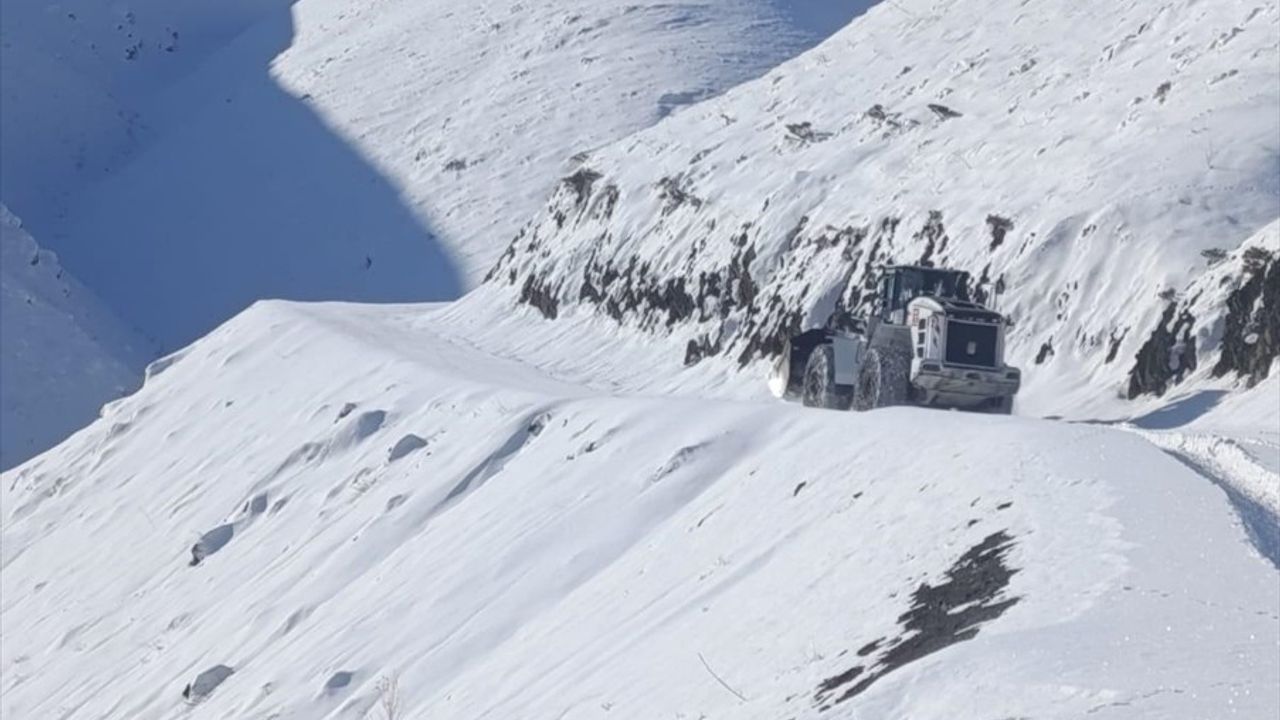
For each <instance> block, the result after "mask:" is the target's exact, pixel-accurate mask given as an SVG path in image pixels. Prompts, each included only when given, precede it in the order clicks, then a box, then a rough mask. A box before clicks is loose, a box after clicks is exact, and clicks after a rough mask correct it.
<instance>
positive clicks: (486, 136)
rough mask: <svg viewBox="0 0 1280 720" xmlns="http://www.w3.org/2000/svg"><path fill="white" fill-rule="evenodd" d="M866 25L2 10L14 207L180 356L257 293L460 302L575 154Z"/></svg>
mask: <svg viewBox="0 0 1280 720" xmlns="http://www.w3.org/2000/svg"><path fill="white" fill-rule="evenodd" d="M869 4H870V3H869V2H867V1H866V0H848V1H847V2H843V3H836V4H834V5H823V3H821V2H819V0H804V1H803V2H795V1H792V2H783V1H782V0H723V1H722V2H719V3H715V4H706V3H666V2H655V1H653V0H641V1H640V2H636V1H635V0H627V1H626V2H623V0H605V1H600V0H591V1H590V2H588V1H587V0H573V1H572V2H567V3H566V2H563V1H562V0H555V1H554V2H553V1H552V0H532V1H531V0H522V1H521V2H516V1H515V0H487V1H486V2H483V3H475V2H429V3H423V2H418V1H416V0H374V1H373V2H369V1H368V0H361V1H360V2H355V1H353V0H298V2H294V3H289V2H283V1H280V0H275V1H273V2H267V3H245V2H234V3H230V4H226V3H211V2H207V1H206V0H193V2H189V3H182V4H178V5H177V6H175V5H174V4H173V3H157V2H151V1H148V0H141V1H139V2H131V3H129V2H127V3H123V4H112V5H111V6H110V7H109V8H108V7H107V6H103V5H102V4H101V3H97V2H90V1H89V0H68V1H67V2H63V3H60V4H59V5H58V6H57V7H56V8H53V7H48V8H46V7H35V6H33V5H31V4H23V3H19V2H17V0H14V1H13V2H9V0H6V3H5V5H4V11H5V20H6V22H5V23H4V28H5V35H4V48H5V56H4V58H3V61H4V62H3V63H2V64H3V65H4V66H5V68H6V75H5V79H4V80H5V85H6V90H5V92H6V98H5V99H6V102H5V103H4V104H3V106H4V111H3V117H2V120H3V124H4V130H5V132H4V133H3V135H4V137H5V141H4V142H5V146H4V151H5V152H4V153H3V156H4V164H5V168H4V182H5V185H6V193H9V192H10V188H11V187H12V194H13V196H14V198H16V199H15V200H13V202H15V203H17V205H16V206H15V209H16V210H17V211H18V212H21V213H23V214H24V216H25V217H26V218H27V220H28V222H29V223H30V225H31V226H32V227H34V228H36V230H37V234H39V235H40V236H41V238H42V239H43V242H46V243H47V244H49V245H50V246H51V247H53V248H54V249H55V250H57V251H58V252H59V254H60V255H61V256H62V257H63V259H64V261H65V262H66V263H67V264H68V267H70V268H71V269H72V270H73V271H75V272H76V273H77V274H78V275H79V276H80V277H81V278H82V279H83V280H84V281H85V282H87V283H88V284H89V285H90V286H91V287H93V288H94V289H95V290H96V291H98V292H99V294H100V295H102V296H103V297H104V298H105V299H106V301H107V302H108V303H109V304H110V305H111V306H112V307H114V308H115V309H116V310H117V311H118V312H119V313H120V314H121V315H122V316H123V317H125V318H126V319H128V320H130V321H132V322H134V323H135V324H137V325H138V326H139V327H141V328H143V330H145V331H146V332H148V333H149V334H151V335H153V336H155V337H156V338H157V339H158V340H159V341H160V342H162V343H163V344H164V345H166V347H168V348H174V347H178V346H180V345H182V344H185V343H186V342H189V341H190V340H193V339H194V338H196V337H198V336H199V335H201V334H203V333H204V332H207V331H208V330H209V329H210V328H211V327H213V326H214V325H215V324H216V323H218V322H220V321H222V320H224V319H226V318H227V317H229V316H230V315H232V314H234V313H235V312H237V311H238V310H240V309H242V308H243V307H244V306H245V305H247V304H249V303H250V302H252V301H253V300H256V299H260V298H264V297H289V298H296V299H348V300H375V301H384V300H409V299H446V298H452V297H456V296H457V295H458V294H460V293H461V291H462V290H463V289H465V288H467V287H469V286H470V285H471V284H472V282H473V281H475V280H478V279H479V277H480V276H481V275H482V274H483V272H484V271H485V270H487V269H488V267H489V266H490V265H491V264H492V262H493V260H494V259H495V258H496V256H497V254H498V253H499V252H500V251H501V248H502V247H503V246H504V245H505V243H506V241H507V240H508V239H509V238H510V236H511V234H512V233H513V232H514V231H515V229H516V228H517V227H518V225H519V224H520V223H522V222H524V221H525V220H526V219H527V218H528V217H529V216H530V215H531V214H532V213H533V212H534V211H535V210H536V209H537V208H538V206H540V204H541V203H542V202H543V201H544V200H545V197H546V196H547V194H548V193H549V191H550V190H551V188H552V187H553V186H554V184H555V179H556V177H558V176H559V175H560V174H562V164H563V163H564V162H565V160H566V159H567V158H568V157H569V156H571V155H573V154H574V153H577V152H580V151H583V150H589V149H591V148H593V147H595V146H598V145H601V144H604V143H606V142H609V141H612V140H614V139H617V138H619V137H622V136H624V135H626V134H628V133H630V132H633V131H635V130H637V129H640V128H643V127H645V126H647V125H649V124H652V123H653V122H654V121H656V120H657V119H659V118H661V117H663V116H665V115H667V114H670V113H671V112H673V111H674V110H675V109H677V108H679V107H681V106H683V105H687V104H689V103H691V102H693V101H695V100H697V99H700V98H705V97H708V96H710V95H713V94H715V93H717V92H720V91H721V90H724V89H725V88H728V87H731V86H732V85H734V84H737V83H739V82H741V81H743V80H745V79H748V78H751V77H755V76H758V75H760V74H762V73H763V72H765V71H766V70H768V69H769V68H771V67H773V66H774V65H776V64H777V63H778V62H780V61H781V60H783V59H785V58H787V57H790V56H792V55H794V54H795V53H797V52H798V51H800V50H801V49H803V48H805V47H808V46H810V45H812V44H813V43H814V42H816V41H817V40H819V39H821V38H822V37H824V36H825V34H829V33H830V32H831V31H832V30H834V29H835V28H836V27H838V26H839V24H842V22H843V21H844V20H847V19H848V18H849V17H850V16H852V15H853V14H854V13H855V12H858V11H859V10H861V9H862V8H864V7H865V6H867V5H869ZM46 117H53V118H55V120H54V121H53V122H45V121H44V120H43V118H46ZM178 297H181V298H182V299H183V302H174V299H175V298H178Z"/></svg>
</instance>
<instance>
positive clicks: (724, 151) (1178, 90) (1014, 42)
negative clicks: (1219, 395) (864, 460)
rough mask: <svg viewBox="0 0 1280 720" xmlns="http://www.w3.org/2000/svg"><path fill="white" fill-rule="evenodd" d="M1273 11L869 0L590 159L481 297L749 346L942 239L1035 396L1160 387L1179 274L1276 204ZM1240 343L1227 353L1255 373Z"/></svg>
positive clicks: (744, 351) (854, 300)
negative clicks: (786, 58)
mask: <svg viewBox="0 0 1280 720" xmlns="http://www.w3.org/2000/svg"><path fill="white" fill-rule="evenodd" d="M1278 23H1280V11H1278V10H1277V8H1276V6H1275V5H1274V4H1267V3H1257V2H1253V0H1227V1H1224V2H1216V3H1203V2H1194V1H1192V0H1175V1H1174V2H1169V3H1164V4H1160V5H1151V4H1149V3H1142V2H1113V1H1112V0H1105V1H1104V0H1091V1H1088V2H1079V1H1076V0H1071V1H1067V0H1060V1H1059V0H1053V1H1050V2H1040V3H1036V4H1035V5H1034V6H1030V5H1028V4H1027V3H1025V2H1022V1H1021V0H981V1H979V0H950V1H947V2H940V1H938V0H902V1H900V2H894V3H885V4H881V5H878V6H877V7H875V8H873V9H872V10H871V11H869V12H868V13H867V14H866V15H864V16H863V17H861V18H859V19H858V20H856V21H855V22H853V23H852V24H851V25H850V26H849V27H848V28H846V29H845V30H843V31H842V32H840V33H838V34H837V35H835V36H834V37H832V38H830V39H829V40H827V41H826V42H825V43H823V44H822V45H820V46H818V47H817V48H815V49H813V50H811V51H809V52H808V53H806V54H804V55H803V56H801V57H799V58H797V59H795V60H793V61H791V62H789V63H786V64H784V65H782V66H781V67H779V68H777V69H776V70H774V71H773V72H771V73H769V75H768V76H766V77H764V78H761V79H760V80H757V81H754V82H751V83H747V84H745V85H743V86H741V87H738V88H735V89H734V90H733V91H731V92H729V93H726V94H725V95H723V96H722V97H719V98H716V99H714V100H711V101H708V102H706V103H703V104H700V105H698V106H697V107H696V108H694V109H691V110H689V111H686V112H684V113H681V114H679V115H677V116H675V117H672V118H669V119H668V120H666V121H665V122H663V123H661V124H659V125H657V126H655V127H654V128H651V129H649V130H646V131H643V132H640V133H638V134H636V135H634V136H632V137H629V138H627V139H626V140H624V141H621V142H619V143H616V144H614V145H610V146H608V147H605V148H601V149H600V150H598V151H596V152H593V153H590V154H589V155H587V156H584V157H583V158H581V162H580V163H579V165H578V166H577V167H576V168H575V169H574V170H573V171H572V172H569V173H565V177H564V179H563V181H562V182H561V184H560V186H559V188H558V190H557V191H556V193H555V195H554V196H553V197H552V199H551V200H550V202H549V204H548V205H547V207H546V208H545V210H544V211H543V212H542V214H541V215H540V216H538V217H537V218H535V219H534V220H533V221H532V222H530V223H529V224H528V225H527V226H526V227H525V228H523V229H522V230H521V231H520V232H519V233H518V234H517V235H516V237H515V239H514V240H513V242H512V243H511V245H510V246H509V248H508V250H507V252H506V253H505V254H504V256H503V257H502V259H501V260H500V261H499V262H498V264H497V265H496V266H495V267H494V268H493V270H492V272H491V274H490V276H489V277H490V285H491V286H492V287H491V288H490V289H488V290H487V291H486V292H483V293H481V294H480V295H479V296H477V298H474V299H472V300H471V301H470V302H471V304H472V305H473V306H479V307H484V306H485V305H488V304H492V303H494V302H496V303H498V304H499V305H500V306H502V307H510V305H511V304H512V303H522V304H525V305H528V306H531V307H533V308H536V309H537V311H538V312H540V313H541V314H542V315H544V316H545V317H547V318H556V319H565V318H571V322H578V321H581V320H582V318H584V317H585V316H595V317H600V318H605V319H606V320H608V321H609V322H616V323H617V324H620V325H622V326H624V327H626V328H629V329H631V330H639V331H641V332H642V333H644V334H647V335H649V336H650V337H653V336H657V338H659V339H661V340H660V344H662V345H663V347H665V348H666V352H667V354H668V355H667V357H668V358H670V361H671V362H679V361H681V360H683V361H685V362H687V363H689V364H693V363H698V362H704V363H707V362H709V363H711V364H714V365H717V366H718V368H725V367H739V366H740V367H746V368H747V369H748V370H752V369H753V367H755V366H754V365H753V363H756V362H757V361H759V360H764V359H768V358H770V357H772V356H774V355H776V354H777V353H778V352H779V351H780V349H781V347H782V343H783V341H784V340H785V339H786V338H787V337H788V336H789V335H791V334H794V333H796V332H798V331H799V330H801V329H804V328H808V327H815V326H820V325H822V324H823V323H824V322H825V321H826V320H827V318H828V317H829V316H830V315H831V314H832V313H833V312H834V311H837V310H841V309H849V308H854V307H856V306H858V304H859V303H860V302H861V301H862V300H863V299H864V298H866V297H867V295H868V291H869V288H870V286H869V284H868V283H869V282H870V280H871V278H872V274H873V272H874V269H875V268H876V266H878V265H881V264H884V263H888V262H900V263H908V262H909V263H936V264H938V265H947V266H953V267H958V268H961V269H964V270H968V271H970V272H971V273H972V275H973V277H974V278H975V280H976V285H977V288H976V289H977V293H978V295H979V296H980V297H983V298H985V299H987V300H988V301H990V302H992V303H994V304H995V305H996V306H997V307H998V308H999V309H1000V310H1002V311H1004V312H1006V313H1008V314H1009V315H1010V316H1011V317H1012V318H1013V319H1014V320H1015V321H1016V323H1017V325H1016V328H1015V329H1014V330H1013V331H1012V332H1011V334H1010V346H1009V351H1010V354H1011V357H1012V360H1013V361H1014V362H1015V363H1016V364H1018V365H1020V366H1022V367H1023V368H1024V371H1025V372H1024V381H1025V385H1024V391H1023V393H1022V395H1021V396H1020V399H1019V409H1020V411H1022V412H1026V413H1034V414H1063V413H1068V414H1074V415H1075V416H1077V417H1088V416H1098V415H1111V416H1117V415H1123V414H1125V412H1126V411H1125V409H1124V408H1125V403H1124V402H1123V400H1122V399H1123V398H1125V397H1128V396H1129V395H1133V394H1140V393H1146V392H1151V391H1156V390H1159V389H1160V388H1159V387H1157V386H1156V385H1153V384H1151V383H1148V382H1145V381H1143V380H1141V379H1140V378H1139V376H1140V375H1141V374H1142V372H1143V371H1142V368H1143V365H1144V361H1143V359H1142V357H1140V353H1141V352H1142V348H1143V346H1144V343H1145V342H1146V341H1147V340H1148V339H1149V338H1150V337H1151V336H1152V333H1153V332H1155V328H1156V327H1157V326H1158V325H1161V324H1162V323H1168V321H1169V320H1168V318H1165V317H1164V315H1165V313H1166V310H1167V308H1168V307H1169V305H1170V298H1172V297H1174V296H1176V295H1178V294H1180V293H1181V294H1182V295H1183V296H1184V297H1185V296H1186V293H1188V292H1189V291H1188V290H1187V288H1188V286H1189V285H1190V284H1191V283H1192V282H1193V281H1195V280H1196V278H1198V277H1200V276H1201V275H1202V274H1203V273H1204V269H1205V266H1206V264H1207V262H1208V260H1207V259H1212V258H1214V257H1221V256H1224V255H1229V256H1231V257H1236V256H1240V255H1242V253H1243V244H1244V243H1245V242H1246V241H1248V240H1249V238H1250V237H1251V236H1253V235H1254V234H1255V233H1257V232H1258V231H1259V230H1260V229H1262V228H1263V227H1264V226H1267V225H1269V224H1271V223H1272V222H1273V221H1275V220H1276V219H1277V217H1280V172H1278V170H1280V154H1278V151H1277V148H1276V145H1275V138H1276V133H1277V130H1280V121H1278V120H1277V116H1276V111H1275V110H1276V107H1277V105H1280V83H1277V75H1276V67H1277V63H1280V47H1278V46H1277V45H1276V43H1275V38H1276V36H1277V32H1278V29H1277V28H1278ZM1215 253H1216V255H1215ZM1267 277H1271V278H1273V280H1270V281H1267V282H1271V283H1272V285H1274V282H1275V281H1274V277H1275V276H1274V274H1272V275H1268V276H1267ZM1224 301H1227V298H1226V297H1225V296H1224V295H1223V294H1222V293H1214V294H1205V295H1203V296H1202V302H1206V303H1217V304H1216V305H1214V307H1212V308H1202V309H1200V312H1201V315H1202V316H1204V315H1206V314H1208V315H1213V316H1215V317H1218V316H1223V317H1225V316H1226V315H1228V314H1229V310H1228V309H1227V307H1226V306H1225V305H1223V304H1222V303H1223V302H1224ZM1267 317H1269V318H1272V322H1274V317H1275V316H1274V312H1272V313H1270V314H1269V315H1267ZM606 324H607V323H606ZM589 325H590V327H592V328H598V323H589ZM1273 332H1274V330H1273ZM1208 337H1210V338H1216V337H1218V335H1217V334H1214V333H1209V335H1208ZM1225 347H1226V346H1225V345H1224V346H1221V347H1220V346H1219V345H1216V344H1212V343H1210V344H1204V343H1202V344H1201V345H1199V346H1197V349H1196V352H1197V353H1198V354H1199V355H1200V356H1201V357H1202V362H1204V363H1205V364H1208V365H1214V366H1215V367H1218V366H1219V360H1218V357H1219V354H1220V352H1221V351H1222V350H1223V349H1224V348H1225ZM1266 347H1270V346H1266ZM1228 352H1231V351H1230V350H1228ZM1264 354H1265V353H1264ZM624 356H625V355H624ZM1271 356H1272V357H1274V351H1271ZM708 358H710V359H709V360H708ZM1162 361H1163V358H1162ZM1250 363H1251V364H1249V365H1248V366H1247V367H1245V366H1241V365H1239V363H1236V362H1234V361H1226V364H1225V365H1221V367H1224V368H1225V369H1226V372H1227V373H1228V374H1229V375H1230V377H1231V379H1238V380H1239V381H1240V382H1241V383H1242V384H1250V383H1252V382H1254V381H1256V380H1257V379H1258V378H1259V377H1261V376H1262V375H1264V374H1266V372H1268V367H1269V361H1268V360H1267V358H1264V357H1262V355H1259V356H1258V358H1256V359H1255V360H1253V361H1250ZM752 371H753V372H756V371H755V370H752ZM1240 371H1243V372H1244V377H1238V376H1237V373H1238V372H1240Z"/></svg>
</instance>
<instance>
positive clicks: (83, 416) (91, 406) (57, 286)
mask: <svg viewBox="0 0 1280 720" xmlns="http://www.w3.org/2000/svg"><path fill="white" fill-rule="evenodd" d="M149 352H150V350H149V347H148V345H147V343H146V342H145V341H143V340H142V339H141V338H139V337H138V336H137V334H136V333H134V332H133V331H132V330H131V329H129V328H127V327H126V326H125V325H124V324H123V323H121V322H120V320H119V319H117V318H116V317H115V316H114V315H112V314H111V312H110V311H108V310H107V309H106V308H104V307H103V306H102V304H101V303H100V302H99V301H98V299H97V298H96V297H95V296H94V295H93V293H92V292H90V291H89V290H88V289H86V288H85V287H84V286H83V285H81V284H80V283H79V282H78V281H76V279H75V278H73V277H71V275H70V274H68V273H67V272H66V271H65V270H64V269H63V268H62V267H61V266H60V265H59V264H58V257H57V256H56V255H54V254H53V253H51V252H49V251H47V250H43V249H41V248H40V246H39V245H37V244H36V242H35V240H33V239H32V237H31V235H30V234H29V233H27V231H26V230H25V229H24V228H23V227H22V223H21V221H19V220H18V218H17V217H16V216H14V215H13V214H12V213H11V212H9V209H8V208H7V207H5V206H4V205H3V204H0V398H2V399H0V469H8V468H11V467H13V466H15V465H18V464H19V463H21V462H23V461H25V460H27V459H28V458H31V457H33V456H35V455H38V454H39V453H41V452H44V451H45V450H47V449H49V448H51V447H53V446H54V445H56V444H57V443H59V442H61V441H62V439H63V438H65V437H66V436H67V435H69V434H70V433H71V432H72V431H74V430H76V429H78V428H80V427H82V426H84V425H86V424H88V423H89V422H90V421H91V420H93V419H95V418H96V417H97V415H98V408H99V407H100V406H101V405H102V404H103V403H104V402H107V401H110V400H115V399H116V398H119V397H120V396H122V395H124V394H126V393H129V392H132V391H133V390H135V389H137V387H138V385H140V384H141V381H142V376H141V373H139V372H138V371H137V370H136V368H138V367H141V365H142V364H143V363H145V362H146V361H147V360H149V359H150V357H149V356H148V353H149Z"/></svg>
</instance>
